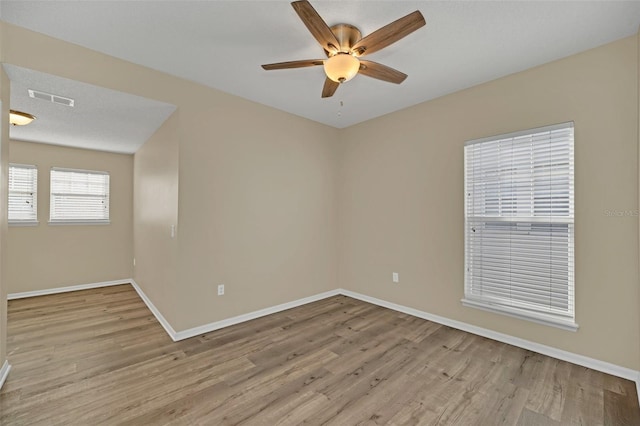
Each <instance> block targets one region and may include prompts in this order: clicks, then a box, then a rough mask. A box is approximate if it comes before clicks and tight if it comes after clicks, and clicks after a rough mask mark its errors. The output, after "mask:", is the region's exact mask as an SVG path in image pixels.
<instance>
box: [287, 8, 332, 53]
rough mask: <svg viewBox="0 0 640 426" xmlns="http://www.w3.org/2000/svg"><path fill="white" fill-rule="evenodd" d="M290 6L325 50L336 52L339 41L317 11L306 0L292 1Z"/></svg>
mask: <svg viewBox="0 0 640 426" xmlns="http://www.w3.org/2000/svg"><path fill="white" fill-rule="evenodd" d="M291 6H293V8H294V9H295V11H296V12H297V13H298V16H300V19H302V22H303V23H304V24H305V25H306V26H307V29H308V30H309V32H311V35H313V37H315V39H316V40H318V43H320V45H321V46H322V47H323V48H324V50H326V51H327V52H332V53H336V52H337V51H339V50H340V42H338V39H337V38H336V36H335V35H334V34H333V32H332V31H331V28H329V26H328V25H327V23H326V22H324V20H323V19H322V18H321V17H320V15H319V14H318V12H316V10H315V9H314V8H313V6H311V3H309V2H308V1H307V0H301V1H294V2H293V3H291Z"/></svg>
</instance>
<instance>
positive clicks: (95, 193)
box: [49, 168, 109, 223]
mask: <svg viewBox="0 0 640 426" xmlns="http://www.w3.org/2000/svg"><path fill="white" fill-rule="evenodd" d="M49 213H50V217H49V221H50V222H51V223H109V173H106V172H96V171H88V170H72V169H60V168H52V169H51V199H50V212H49Z"/></svg>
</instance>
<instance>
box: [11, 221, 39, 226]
mask: <svg viewBox="0 0 640 426" xmlns="http://www.w3.org/2000/svg"><path fill="white" fill-rule="evenodd" d="M38 225H40V222H38V221H37V220H35V221H34V220H15V221H9V226H11V227H13V226H38Z"/></svg>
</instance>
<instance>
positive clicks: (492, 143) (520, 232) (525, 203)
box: [463, 123, 577, 330]
mask: <svg viewBox="0 0 640 426" xmlns="http://www.w3.org/2000/svg"><path fill="white" fill-rule="evenodd" d="M464 153H465V263H466V270H465V298H464V299H463V303H464V304H465V305H467V306H474V307H479V308H482V309H489V310H492V311H500V312H503V313H507V314H511V315H515V316H518V317H526V318H529V319H532V320H534V321H537V322H542V323H546V324H552V325H556V326H559V327H562V328H567V329H573V330H575V329H576V328H577V325H576V324H575V321H574V319H575V316H574V313H575V306H574V224H573V221H574V188H573V180H574V179H573V176H574V161H573V123H565V124H560V125H555V126H549V127H544V128H539V129H534V130H529V131H525V132H519V133H514V134H509V135H502V136H497V137H493V138H486V139H481V140H476V141H470V142H467V144H466V145H465V149H464Z"/></svg>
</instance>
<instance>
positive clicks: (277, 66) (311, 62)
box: [262, 59, 324, 71]
mask: <svg viewBox="0 0 640 426" xmlns="http://www.w3.org/2000/svg"><path fill="white" fill-rule="evenodd" d="M323 64H324V62H323V61H322V59H305V60H302V61H289V62H276V63H274V64H264V65H262V68H264V69H265V70H268V71H269V70H284V69H288V68H304V67H313V66H316V65H323Z"/></svg>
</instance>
